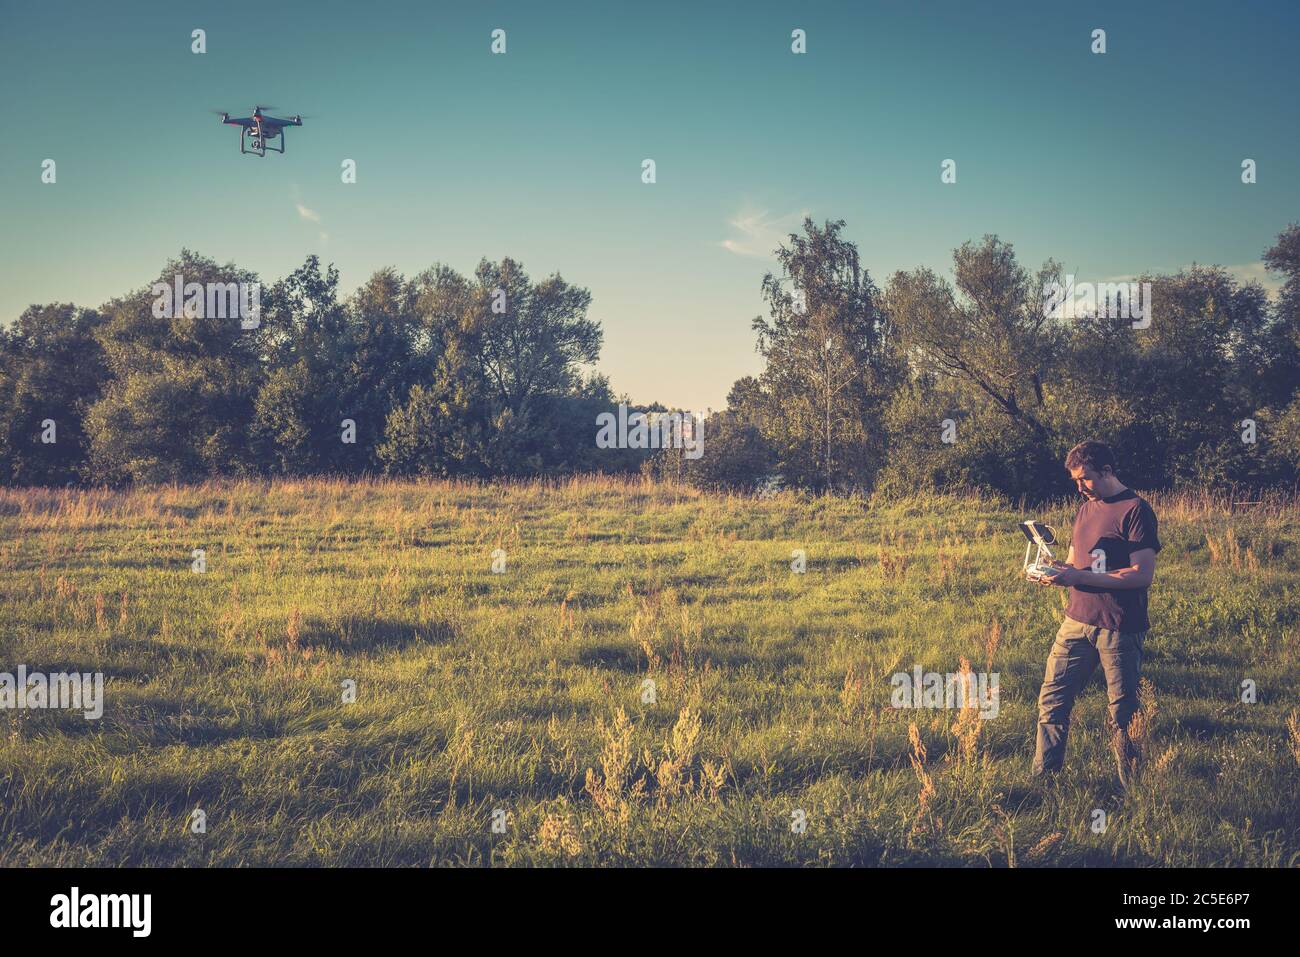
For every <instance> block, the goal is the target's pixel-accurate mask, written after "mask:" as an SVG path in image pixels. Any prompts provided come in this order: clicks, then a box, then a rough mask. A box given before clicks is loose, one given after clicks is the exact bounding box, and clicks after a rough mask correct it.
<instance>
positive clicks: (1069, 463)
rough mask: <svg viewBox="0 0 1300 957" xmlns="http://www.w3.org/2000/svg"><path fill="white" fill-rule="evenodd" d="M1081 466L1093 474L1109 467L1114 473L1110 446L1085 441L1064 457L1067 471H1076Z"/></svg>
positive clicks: (1091, 440)
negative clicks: (1089, 469) (1090, 470)
mask: <svg viewBox="0 0 1300 957" xmlns="http://www.w3.org/2000/svg"><path fill="white" fill-rule="evenodd" d="M1081 465H1082V466H1085V467H1088V468H1091V469H1092V470H1093V471H1094V472H1100V471H1101V470H1102V469H1104V468H1105V467H1106V466H1107V465H1109V466H1110V470H1111V472H1112V473H1114V471H1115V453H1114V452H1112V451H1111V450H1110V446H1109V445H1107V444H1106V443H1105V442H1098V441H1096V440H1094V439H1085V440H1084V441H1082V442H1080V443H1079V444H1078V445H1076V446H1075V447H1074V448H1072V449H1070V451H1069V452H1068V453H1067V454H1066V456H1065V467H1066V468H1067V469H1077V468H1078V467H1079V466H1081Z"/></svg>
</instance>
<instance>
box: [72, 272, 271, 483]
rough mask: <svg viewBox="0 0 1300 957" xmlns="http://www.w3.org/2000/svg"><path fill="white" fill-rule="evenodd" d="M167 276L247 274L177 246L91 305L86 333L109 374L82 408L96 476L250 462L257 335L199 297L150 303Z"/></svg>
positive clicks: (179, 475)
mask: <svg viewBox="0 0 1300 957" xmlns="http://www.w3.org/2000/svg"><path fill="white" fill-rule="evenodd" d="M176 275H181V276H182V277H183V279H184V282H185V283H199V284H201V285H203V284H207V283H220V284H222V285H223V286H227V287H228V286H229V284H231V283H236V284H237V283H249V284H252V283H256V281H257V277H256V276H255V275H254V274H253V273H251V272H248V271H247V270H242V269H238V268H237V267H235V266H234V265H233V264H227V265H225V266H219V265H217V264H216V263H215V262H213V261H212V260H210V259H207V258H205V257H202V256H199V255H197V254H195V253H192V252H190V251H189V250H182V252H181V255H180V256H179V257H178V258H177V259H174V260H172V261H171V262H169V263H168V264H167V266H165V267H164V269H163V271H162V273H161V274H160V275H159V277H158V280H157V283H156V284H155V285H154V286H151V287H146V288H145V289H142V290H139V291H137V292H135V293H131V294H129V295H127V296H124V297H122V298H120V299H116V300H114V301H113V302H111V303H109V304H108V305H107V306H105V307H103V308H102V309H101V312H102V313H103V314H104V315H105V317H106V319H105V321H104V322H103V323H102V324H101V325H99V326H98V327H97V329H96V333H95V334H96V338H97V339H98V341H99V342H100V344H101V346H102V347H103V350H104V354H105V356H106V357H107V363H108V367H109V369H110V371H111V374H112V381H111V382H110V383H109V384H108V386H107V388H106V389H105V391H104V394H103V396H102V397H101V398H100V399H99V400H98V401H97V402H95V404H94V405H92V406H91V407H90V410H89V412H88V413H87V415H86V427H87V431H88V433H89V435H90V466H89V470H90V475H91V476H92V477H93V478H94V479H95V480H96V481H104V482H110V483H116V482H122V481H144V482H164V481H180V480H187V479H194V478H200V477H202V476H205V475H210V474H219V473H223V472H225V473H247V472H254V471H256V470H257V469H258V463H257V461H256V456H255V448H254V444H253V442H252V439H251V437H250V433H251V426H252V423H253V418H254V415H253V413H254V402H255V400H256V397H257V393H258V390H259V388H260V385H261V378H262V371H263V367H262V365H261V362H260V361H259V338H260V337H259V336H258V334H257V331H256V330H251V329H245V328H243V327H242V326H243V323H242V322H241V319H240V318H239V317H237V316H230V315H226V316H225V317H222V316H221V315H219V314H218V313H217V311H216V310H215V309H208V308H207V307H206V303H205V305H204V307H203V308H196V309H192V310H191V309H188V308H185V307H184V304H183V303H173V304H172V307H170V308H168V307H165V306H164V307H163V308H158V307H159V306H160V305H163V304H162V302H161V297H160V295H159V293H158V291H157V290H158V289H162V288H164V287H168V288H170V287H171V286H172V284H173V280H174V277H175V276H176ZM250 288H251V286H250ZM168 313H170V315H169V314H168Z"/></svg>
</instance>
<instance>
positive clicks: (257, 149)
mask: <svg viewBox="0 0 1300 957" xmlns="http://www.w3.org/2000/svg"><path fill="white" fill-rule="evenodd" d="M247 136H248V127H247V126H245V127H244V128H243V129H241V130H240V131H239V152H241V153H252V154H253V155H254V156H265V155H266V140H264V139H262V137H260V136H258V135H257V134H256V133H254V134H253V143H252V146H251V147H250V148H248V149H245V148H244V140H245V138H246V137H247ZM281 152H283V150H281Z"/></svg>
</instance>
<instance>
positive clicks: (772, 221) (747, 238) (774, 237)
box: [719, 209, 806, 259]
mask: <svg viewBox="0 0 1300 957" xmlns="http://www.w3.org/2000/svg"><path fill="white" fill-rule="evenodd" d="M805 215H806V214H805V213H802V212H800V213H787V214H786V215H784V216H773V215H772V214H771V213H770V212H768V211H767V210H761V211H760V210H753V209H744V210H742V211H741V212H739V213H737V214H736V215H735V216H733V217H732V218H731V219H730V220H729V221H728V223H727V225H729V226H730V227H731V228H732V229H733V230H734V231H735V232H737V233H739V234H740V235H739V236H738V237H736V238H734V239H724V240H723V241H722V242H721V243H719V245H720V246H721V247H722V248H723V249H725V250H726V251H727V252H729V253H734V254H735V255H737V256H750V257H754V258H757V259H769V258H771V256H772V253H773V251H774V250H775V249H776V248H777V247H778V246H780V245H781V243H782V242H783V241H784V240H785V238H786V236H788V235H789V234H790V233H792V232H796V231H797V230H798V228H799V224H800V223H802V222H803V218H804V216H805Z"/></svg>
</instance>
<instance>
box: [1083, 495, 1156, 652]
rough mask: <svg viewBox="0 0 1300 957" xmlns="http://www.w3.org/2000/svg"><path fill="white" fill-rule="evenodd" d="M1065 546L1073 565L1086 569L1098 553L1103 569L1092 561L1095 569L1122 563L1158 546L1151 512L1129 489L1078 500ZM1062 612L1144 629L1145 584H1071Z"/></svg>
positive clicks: (1102, 625)
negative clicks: (1071, 551) (1102, 558)
mask: <svg viewBox="0 0 1300 957" xmlns="http://www.w3.org/2000/svg"><path fill="white" fill-rule="evenodd" d="M1070 547H1072V548H1073V549H1074V567H1075V568H1081V569H1084V570H1086V571H1090V570H1091V569H1092V567H1093V563H1094V562H1096V561H1097V559H1098V557H1099V556H1100V555H1101V554H1102V553H1105V556H1106V564H1105V567H1104V568H1102V567H1101V566H1100V565H1098V571H1107V572H1113V571H1117V570H1119V569H1121V568H1128V567H1129V566H1130V565H1131V564H1132V555H1133V553H1134V552H1137V551H1141V550H1142V549H1144V548H1149V549H1151V550H1152V551H1156V552H1158V551H1160V539H1159V537H1158V535H1157V533H1156V513H1155V511H1153V510H1152V508H1151V506H1150V505H1148V504H1147V501H1146V499H1144V498H1142V497H1141V496H1139V495H1138V494H1137V493H1136V492H1134V491H1133V490H1132V489H1131V488H1126V489H1125V490H1124V491H1122V492H1116V493H1115V494H1114V495H1111V496H1109V497H1108V498H1099V499H1093V500H1092V501H1088V502H1084V503H1083V504H1082V505H1080V506H1079V511H1078V513H1077V514H1076V515H1075V516H1074V535H1073V537H1072V538H1071V539H1070ZM1094 553H1096V554H1094ZM1065 614H1066V615H1067V616H1068V617H1070V618H1073V619H1074V620H1075V621H1081V622H1083V623H1084V624H1086V625H1095V626H1097V627H1099V628H1109V629H1113V630H1115V631H1147V630H1149V629H1150V627H1151V622H1150V621H1148V620H1147V589H1145V588H1113V589H1107V588H1099V587H1097V586H1095V585H1074V586H1071V588H1070V602H1069V604H1068V605H1066V608H1065Z"/></svg>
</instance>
